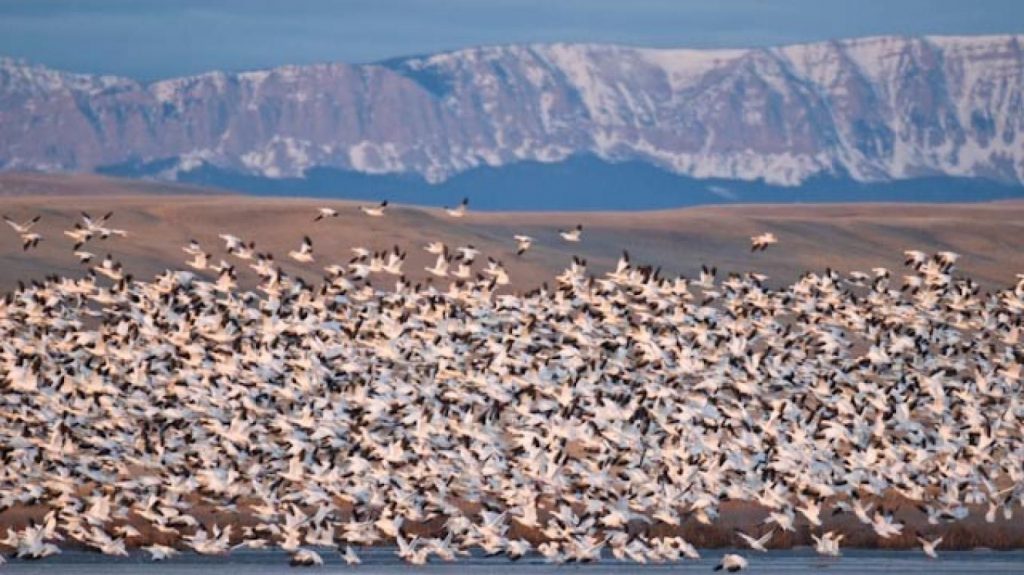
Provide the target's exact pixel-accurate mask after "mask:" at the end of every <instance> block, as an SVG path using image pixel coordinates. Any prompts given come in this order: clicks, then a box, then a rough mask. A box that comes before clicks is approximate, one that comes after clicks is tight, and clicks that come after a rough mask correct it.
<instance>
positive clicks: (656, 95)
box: [0, 36, 1024, 185]
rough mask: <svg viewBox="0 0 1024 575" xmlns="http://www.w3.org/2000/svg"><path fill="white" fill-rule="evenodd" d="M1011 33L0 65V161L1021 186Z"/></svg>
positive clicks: (1018, 64) (1022, 99) (169, 171)
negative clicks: (103, 69) (134, 76)
mask: <svg viewBox="0 0 1024 575" xmlns="http://www.w3.org/2000/svg"><path fill="white" fill-rule="evenodd" d="M1021 40H1022V38H1021V37H1019V36H979V37H931V36H929V37H920V38H903V37H874V38H858V39H850V40H839V41H832V42H822V43H814V44H801V45H793V46H783V47H778V48H767V49H743V50H690V49H648V48H633V47H625V46H615V45H600V44H544V45H511V46H488V47H479V48H470V49H465V50H459V51H454V52H448V53H442V54H435V55H430V56H424V57H414V58H403V59H396V60H389V61H386V62H382V63H379V64H371V65H346V64H324V65H316V66H286V67H281V68H275V69H272V70H265V71H253V72H243V73H236V74H228V73H223V72H211V73H208V74H203V75H199V76H193V77H187V78H175V79H169V80H165V81H160V82H156V83H153V84H150V85H141V84H139V83H137V82H134V81H132V80H127V79H123V78H115V77H109V76H91V75H83V74H69V73H64V72H57V71H53V70H49V69H46V68H43V67H39V66H28V65H26V64H24V63H20V62H17V61H13V60H9V59H4V60H0V118H2V123H0V167H5V168H9V169H10V168H32V169H47V170H93V169H97V168H99V167H103V166H109V165H116V164H120V163H125V162H142V163H145V162H158V161H160V162H165V163H167V161H168V160H169V159H171V160H174V161H171V162H169V163H167V165H168V166H169V167H167V168H166V169H165V170H164V172H163V175H164V176H166V177H174V176H175V175H177V174H179V173H180V172H181V171H183V170H184V171H187V170H190V169H194V168H195V167H197V166H200V165H203V164H210V165H213V166H217V167H219V168H223V169H228V170H234V171H239V172H242V173H247V174H255V175H261V176H266V177H271V178H280V177H301V176H302V175H303V174H304V173H305V171H306V170H308V169H310V168H312V167H332V168H339V169H344V170H352V171H357V172H363V173H371V174H381V173H407V174H418V175H420V176H422V177H424V178H426V179H427V180H428V181H433V182H439V181H443V180H445V179H447V178H450V177H451V176H453V175H455V174H458V173H460V172H463V171H466V170H469V169H471V168H474V167H478V166H503V165H508V164H512V163H515V162H518V161H522V160H533V161H541V162H558V161H562V160H564V159H566V158H568V157H570V156H576V155H582V154H587V155H596V156H598V157H600V158H602V159H605V160H609V161H624V160H636V161H642V162H647V163H650V164H653V165H656V166H658V167H660V168H663V169H665V170H668V171H671V172H674V173H678V174H683V175H688V176H694V177H699V178H712V177H713V178H726V179H737V180H765V181H767V182H769V183H775V184H784V185H796V184H799V183H801V182H803V181H806V180H807V179H808V178H811V177H814V176H816V175H848V176H849V177H852V178H854V179H856V180H860V181H888V180H897V179H907V178H915V177H921V176H942V175H946V176H962V177H983V178H989V179H994V180H999V181H1003V182H1016V183H1019V182H1024V140H1022V136H1021V132H1022V130H1024V58H1022V51H1021Z"/></svg>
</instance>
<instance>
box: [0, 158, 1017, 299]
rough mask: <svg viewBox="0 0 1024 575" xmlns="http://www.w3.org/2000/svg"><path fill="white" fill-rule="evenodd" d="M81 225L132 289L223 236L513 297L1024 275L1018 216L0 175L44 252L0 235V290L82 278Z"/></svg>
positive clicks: (295, 270)
mask: <svg viewBox="0 0 1024 575" xmlns="http://www.w3.org/2000/svg"><path fill="white" fill-rule="evenodd" d="M319 206H330V207H333V208H335V209H337V210H338V211H339V212H340V215H339V217H337V218H332V219H328V220H324V221H321V222H317V223H314V222H313V218H314V217H315V216H316V213H317V212H316V208H317V207H319ZM470 207H471V208H472V205H471V206H470ZM82 211H87V212H89V213H92V214H102V213H105V212H107V211H113V212H114V216H113V218H112V219H111V221H110V226H111V227H115V228H121V229H124V230H126V231H127V232H128V233H129V236H128V237H127V238H112V239H109V240H106V241H100V240H94V241H92V242H91V243H90V244H88V245H87V246H86V248H85V249H87V250H89V251H92V252H94V253H95V254H96V255H97V256H98V257H100V258H102V257H103V256H105V255H106V254H108V253H109V254H111V255H112V256H113V257H114V258H115V259H118V260H120V261H122V262H123V263H124V264H125V267H126V268H127V270H128V271H129V272H130V273H132V274H134V276H135V277H136V278H149V277H151V276H152V275H153V274H155V273H159V272H161V271H163V270H164V269H166V268H182V267H183V266H184V262H185V259H186V257H187V256H186V254H184V253H183V252H182V251H181V247H182V246H184V245H185V244H186V243H188V241H189V239H191V238H195V239H197V240H199V241H200V242H201V243H202V245H203V247H204V249H206V251H208V252H209V253H210V254H212V256H213V262H217V261H218V260H219V259H221V258H224V259H227V260H229V261H230V260H231V258H230V257H229V256H228V255H227V254H226V252H225V251H224V245H223V242H222V241H221V240H219V239H218V238H217V235H218V234H222V233H230V234H234V235H237V236H239V237H242V238H243V239H246V240H254V241H255V242H256V247H257V250H258V251H261V252H271V253H273V254H275V257H276V260H277V261H278V262H280V263H281V264H283V266H284V268H285V269H286V271H288V272H289V273H292V274H298V275H300V276H302V277H304V278H305V279H307V280H316V279H317V278H318V277H320V275H322V273H323V271H322V268H323V266H326V265H330V264H335V263H344V262H346V261H347V260H348V259H349V258H350V257H351V251H350V249H351V248H352V247H355V246H365V247H367V248H370V249H373V250H382V249H388V248H391V247H392V246H394V245H398V246H399V247H400V249H402V250H406V251H407V252H408V254H409V257H408V260H407V262H406V264H405V270H406V272H407V274H408V276H409V277H410V279H413V280H415V281H422V280H425V278H426V277H427V275H428V274H426V273H425V272H424V271H423V268H424V266H426V265H430V264H432V263H433V260H434V257H435V256H432V255H430V254H427V253H426V252H424V251H423V250H422V247H423V246H424V245H425V244H426V243H427V242H429V241H432V240H440V241H443V242H444V243H445V244H447V245H449V246H450V247H452V248H454V247H456V246H462V245H473V246H475V247H477V248H479V249H481V250H482V252H483V257H481V259H480V260H479V261H478V263H477V264H476V267H477V268H479V267H481V266H482V265H483V261H484V260H485V259H486V257H487V256H491V257H494V258H495V259H499V260H501V261H502V262H503V263H504V264H505V265H506V266H507V267H508V268H509V270H510V273H511V275H512V280H513V284H514V287H517V288H531V287H534V286H537V285H539V284H540V283H541V282H543V281H546V280H548V281H549V280H550V279H551V278H552V277H553V276H554V275H555V274H556V273H557V272H558V271H559V270H561V269H562V268H563V267H565V266H566V265H567V264H568V263H569V262H570V261H571V258H572V256H574V255H579V256H582V257H584V258H586V259H587V261H588V263H589V264H590V267H591V269H592V270H593V271H594V272H597V273H600V272H603V271H605V270H606V269H608V268H609V267H610V266H612V265H614V263H615V260H616V259H617V258H618V256H619V254H620V253H621V252H622V250H623V249H627V250H629V252H630V254H631V255H632V258H633V260H634V261H635V262H637V263H647V264H651V265H654V266H660V267H661V268H662V269H663V270H664V271H665V272H666V273H671V274H675V273H683V274H687V275H693V274H696V273H697V272H698V271H699V270H700V267H701V265H703V264H707V265H715V266H717V267H718V270H719V273H720V275H721V276H724V274H725V273H728V272H731V271H757V272H761V273H764V274H767V275H768V276H769V277H770V278H771V279H770V283H772V284H774V285H776V286H777V285H780V284H782V283H784V282H790V281H792V280H794V279H795V278H796V277H798V276H799V274H801V273H802V272H804V271H806V270H815V271H822V270H824V269H825V268H826V267H828V266H831V267H833V268H836V269H838V270H840V271H849V270H854V269H859V270H864V271H867V270H869V269H870V268H872V267H875V266H885V267H889V268H890V269H892V270H894V272H895V273H899V272H900V269H901V266H902V252H903V250H905V249H919V250H922V251H926V252H931V251H937V250H952V251H955V252H958V253H961V254H962V255H963V258H962V260H961V262H960V266H959V267H960V271H961V273H963V274H969V275H971V276H972V277H974V278H975V279H977V280H978V281H979V282H981V283H982V285H983V286H985V287H987V288H993V287H1003V286H1006V285H1008V284H1009V283H1011V282H1013V281H1015V274H1017V273H1020V272H1024V249H1022V248H1024V202H993V203H978V204H830V205H743V206H708V207H699V208H688V209H679V210H666V211H657V212H618V213H608V212H581V213H526V212H524V213H507V212H506V213H496V212H474V211H472V209H471V210H470V211H469V213H468V214H467V215H466V216H465V217H464V218H461V219H455V218H452V217H450V216H448V215H447V214H445V213H444V211H442V210H440V209H433V208H418V207H405V206H393V207H392V208H391V209H389V210H388V212H387V214H386V215H385V216H384V217H381V218H370V217H367V216H365V215H364V214H362V213H361V212H360V211H359V209H358V203H357V202H347V201H323V200H311V199H283V198H263V197H250V196H240V195H236V194H228V193H220V192H219V191H216V190H207V189H202V188H192V187H186V186H177V185H169V184H158V183H148V182H135V181H128V180H117V179H109V178H103V177H99V176H77V175H76V176H43V175H24V174H4V175H0V213H3V214H7V215H9V216H11V217H12V218H13V219H15V220H19V221H20V220H23V219H28V218H30V217H33V216H35V215H37V214H39V215H41V216H42V220H41V221H40V223H39V224H38V225H37V227H36V228H35V230H34V231H38V232H40V233H42V234H43V236H44V239H43V242H42V243H41V244H40V246H39V247H38V248H37V249H34V250H31V251H28V252H25V251H23V250H22V249H21V244H20V241H19V238H18V236H17V234H16V233H15V232H14V230H11V229H9V228H7V227H2V229H0V289H9V288H11V287H12V286H14V285H16V282H17V281H18V280H28V279H32V278H40V277H43V276H45V275H47V274H52V273H58V274H81V273H83V272H84V269H85V268H84V267H83V266H82V265H81V264H79V263H78V262H77V260H76V259H75V258H74V257H73V255H72V249H71V248H72V241H71V240H70V239H69V238H68V237H66V236H64V235H63V231H64V230H67V229H70V228H71V227H72V226H73V225H74V223H75V222H76V221H78V218H79V213H80V212H82ZM578 223H580V224H583V226H584V232H583V241H582V242H580V243H578V244H570V243H567V242H565V241H563V240H562V239H561V238H560V237H559V236H558V233H557V232H558V230H559V229H560V228H568V227H572V226H574V225H576V224H578ZM761 232H773V233H775V235H776V236H778V238H779V244H778V245H775V246H772V247H771V248H769V249H768V251H767V252H758V253H751V251H750V243H749V236H751V235H754V234H757V233H761ZM305 234H308V235H309V236H310V237H311V238H312V239H313V242H314V246H315V256H316V262H315V263H313V264H301V265H300V264H297V263H295V262H292V261H290V260H289V259H288V257H287V253H288V251H289V250H292V249H295V248H297V247H298V245H299V243H300V242H301V239H302V236H303V235H305ZM514 234H528V235H530V236H533V237H534V238H536V240H537V241H536V243H535V245H534V248H533V249H531V250H530V251H529V252H527V253H526V254H525V255H523V256H522V257H517V256H516V255H515V242H514V241H513V239H512V236H513V235H514ZM239 263H241V262H239ZM239 270H240V272H241V274H240V275H241V277H240V279H241V280H242V281H243V282H245V281H246V280H247V279H248V280H250V281H251V280H253V279H254V276H253V275H252V274H251V272H249V270H247V269H244V266H239ZM384 279H385V278H381V279H380V280H378V281H384ZM387 281H390V280H387Z"/></svg>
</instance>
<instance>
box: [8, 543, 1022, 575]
mask: <svg viewBox="0 0 1024 575" xmlns="http://www.w3.org/2000/svg"><path fill="white" fill-rule="evenodd" d="M726 552H728V551H727V550H721V549H718V550H708V551H702V552H701V555H702V556H703V558H702V559H701V560H700V561H686V562H683V563H670V564H658V565H634V564H631V563H619V562H617V561H615V560H614V559H607V560H605V561H604V562H601V563H592V564H588V565H549V564H546V563H544V561H543V558H541V557H539V556H535V557H527V558H524V559H522V560H520V561H517V562H514V563H513V562H510V561H508V560H507V559H504V558H496V557H495V558H490V557H467V558H464V559H463V560H462V561H460V562H458V563H437V564H430V565H426V566H422V567H413V566H408V565H405V564H403V563H401V562H400V561H399V560H398V558H397V557H395V555H394V552H393V551H392V550H389V549H373V550H366V551H364V552H362V553H360V557H361V558H362V560H363V563H362V564H361V565H359V566H356V567H349V566H347V565H345V564H344V562H342V560H341V557H340V556H339V555H338V554H337V553H336V552H333V551H329V550H323V551H322V553H321V556H322V557H323V558H324V560H325V562H326V565H324V566H323V567H310V568H298V567H290V566H289V565H288V559H289V556H288V555H287V554H285V553H282V552H279V551H251V550H247V551H236V552H234V553H232V554H231V555H230V556H229V557H201V556H197V555H194V554H183V555H180V556H178V557H176V558H175V559H173V560H171V561H166V562H163V563H153V562H150V561H149V560H148V559H147V557H146V555H144V554H139V553H137V552H133V554H132V556H131V557H126V558H119V559H111V558H108V557H104V556H102V555H98V554H93V553H83V552H76V551H65V552H64V553H62V554H61V555H58V556H56V557H49V558H47V559H44V560H42V561H18V560H15V559H8V563H7V564H6V565H3V566H0V573H3V574H7V573H11V574H14V573H19V574H31V573H39V574H47V575H52V574H53V573H62V574H65V573H66V574H71V575H121V574H125V575H127V574H130V573H143V574H148V573H152V574H166V575H172V574H198V573H208V574H211V575H214V574H216V575H264V574H283V573H290V574H292V575H294V574H296V573H305V572H308V573H340V572H350V573H360V574H399V573H452V574H460V575H461V574H467V575H485V574H487V575H490V574H494V575H503V574H508V575H513V574H515V575H523V574H526V575H529V574H554V573H580V574H582V573H584V572H586V573H710V572H711V570H712V568H713V567H714V566H715V565H716V564H717V563H718V558H719V557H721V556H722V555H723V554H724V553H726ZM741 554H742V555H743V556H745V557H746V558H747V559H748V560H749V561H750V568H749V569H747V570H746V571H744V573H751V574H755V573H762V574H791V573H792V574H799V573H837V574H846V573H850V574H852V573H900V574H902V575H912V574H925V573H927V574H929V575H941V574H946V573H958V574H959V573H978V574H985V575H995V574H998V573H1024V551H947V552H942V553H941V554H940V556H939V559H938V560H933V559H928V558H927V557H925V556H924V555H923V554H922V553H921V552H919V551H877V550H855V549H850V550H846V551H844V553H843V556H842V557H840V558H838V559H824V558H820V557H818V556H817V555H815V554H814V552H813V551H811V550H810V549H797V550H792V551H773V552H770V553H767V554H762V553H754V552H748V551H746V550H744V551H741Z"/></svg>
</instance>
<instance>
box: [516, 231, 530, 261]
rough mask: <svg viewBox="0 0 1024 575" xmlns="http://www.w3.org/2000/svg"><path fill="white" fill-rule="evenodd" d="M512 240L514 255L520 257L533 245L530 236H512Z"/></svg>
mask: <svg viewBox="0 0 1024 575" xmlns="http://www.w3.org/2000/svg"><path fill="white" fill-rule="evenodd" d="M513 239H515V240H516V255H517V256H521V255H523V254H524V253H526V250H528V249H530V246H532V245H533V238H531V237H530V236H525V235H522V234H517V235H515V236H513Z"/></svg>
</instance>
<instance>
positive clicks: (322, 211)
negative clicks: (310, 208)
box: [313, 208, 338, 222]
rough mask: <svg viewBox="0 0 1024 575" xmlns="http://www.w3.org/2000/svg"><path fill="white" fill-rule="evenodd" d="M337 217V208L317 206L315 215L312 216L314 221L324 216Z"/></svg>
mask: <svg viewBox="0 0 1024 575" xmlns="http://www.w3.org/2000/svg"><path fill="white" fill-rule="evenodd" d="M336 217H338V210H335V209H334V208H318V209H317V215H316V217H315V218H313V221H314V222H319V221H320V220H322V219H324V218H336Z"/></svg>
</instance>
